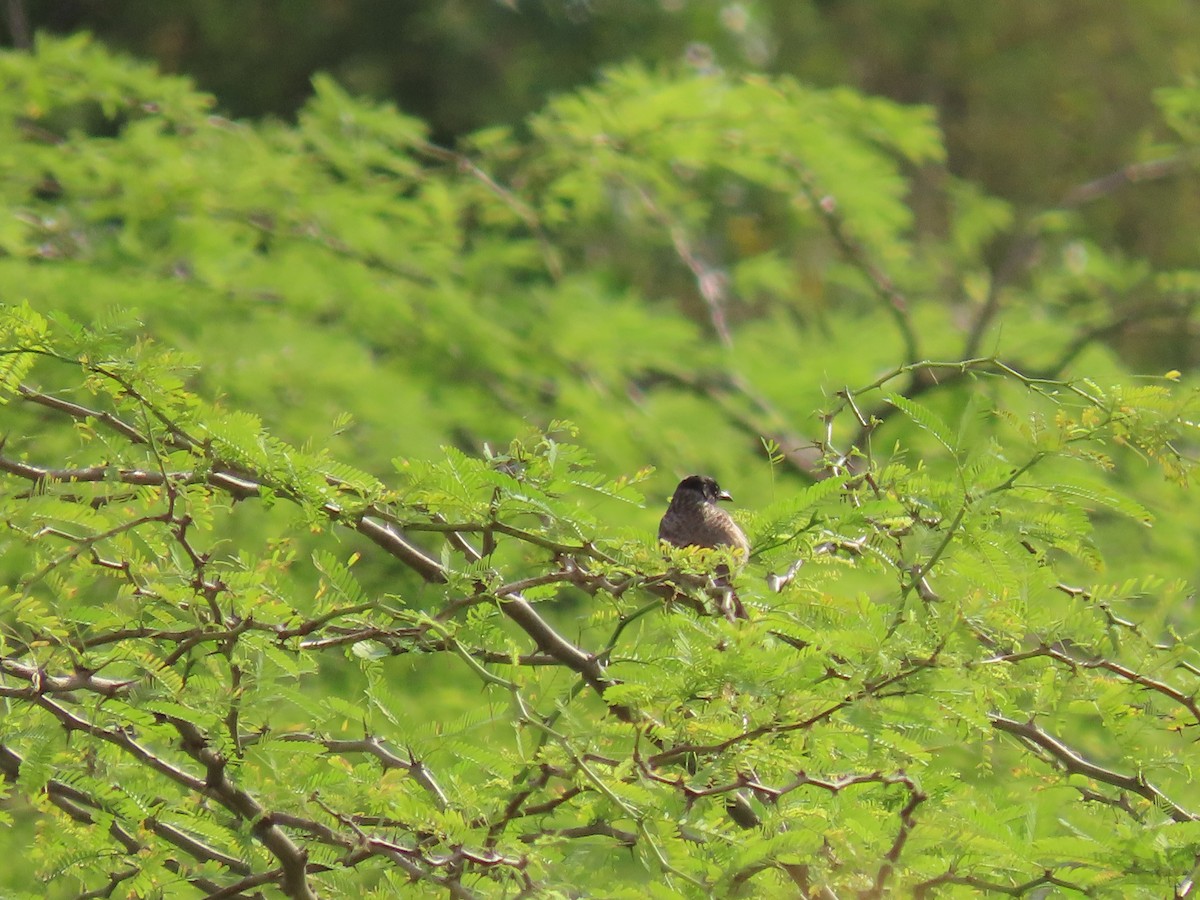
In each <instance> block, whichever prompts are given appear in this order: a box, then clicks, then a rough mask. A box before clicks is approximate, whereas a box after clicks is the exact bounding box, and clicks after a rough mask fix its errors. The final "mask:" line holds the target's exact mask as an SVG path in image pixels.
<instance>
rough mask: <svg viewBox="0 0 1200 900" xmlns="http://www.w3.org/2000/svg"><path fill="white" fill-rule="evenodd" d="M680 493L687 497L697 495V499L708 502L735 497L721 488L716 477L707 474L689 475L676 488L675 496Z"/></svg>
mask: <svg viewBox="0 0 1200 900" xmlns="http://www.w3.org/2000/svg"><path fill="white" fill-rule="evenodd" d="M680 494H683V495H684V496H685V497H691V496H695V497H696V499H698V500H703V501H705V502H708V503H716V502H717V501H718V500H732V499H733V498H732V497H730V496H729V493H728V492H727V491H723V490H721V486H720V485H719V484H717V482H716V480H715V479H712V478H709V477H708V476H707V475H689V476H688V477H687V478H685V479H683V481H681V482H679V487H677V488H675V496H676V497H679V495H680Z"/></svg>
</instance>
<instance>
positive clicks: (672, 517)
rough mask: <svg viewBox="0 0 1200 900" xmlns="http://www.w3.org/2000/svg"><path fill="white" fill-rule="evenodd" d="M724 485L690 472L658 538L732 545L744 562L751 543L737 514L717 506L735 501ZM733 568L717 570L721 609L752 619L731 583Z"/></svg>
mask: <svg viewBox="0 0 1200 900" xmlns="http://www.w3.org/2000/svg"><path fill="white" fill-rule="evenodd" d="M732 499H733V498H732V497H730V496H729V494H728V493H727V492H726V491H723V490H721V486H720V485H719V484H717V483H716V481H714V480H713V479H712V478H709V477H708V476H707V475H689V476H688V477H687V478H685V479H683V481H681V482H679V486H678V487H677V488H675V493H674V495H672V497H671V503H670V505H669V506H667V511H666V512H665V513H663V517H662V521H661V522H659V523H658V539H659V540H660V541H666V542H667V543H668V544H671V545H673V546H675V547H709V548H713V549H716V548H717V547H731V548H732V549H733V551H734V555H735V556H737V557H739V558H740V560H741V561H742V562H745V561H746V559H747V558H748V557H749V556H750V542H749V541H748V540H746V535H745V533H744V532H743V531H742V529H741V528H739V527H738V524H737V522H735V521H733V517H732V516H730V515H729V513H727V512H726V511H725V510H723V509H722V508H721V507H719V506H718V505H717V503H718V502H719V501H721V500H732ZM730 574H731V573H730V571H729V567H728V566H726V565H724V564H722V565H720V566H717V568H716V571H715V578H714V584H715V586H716V587H718V588H720V589H721V590H722V594H723V599H722V601H721V612H723V613H724V614H725V617H726V618H728V619H729V620H730V621H733V620H734V619H745V618H749V617H748V616H747V615H746V608H745V607H744V606H742V601H741V600H739V599H738V595H737V592H736V591H734V589H733V586H732V584H731V582H730Z"/></svg>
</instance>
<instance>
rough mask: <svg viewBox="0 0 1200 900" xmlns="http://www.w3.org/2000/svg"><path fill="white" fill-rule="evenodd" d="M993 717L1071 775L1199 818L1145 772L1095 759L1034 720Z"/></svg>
mask: <svg viewBox="0 0 1200 900" xmlns="http://www.w3.org/2000/svg"><path fill="white" fill-rule="evenodd" d="M990 719H991V723H992V727H993V728H995V729H996V730H997V731H1003V732H1005V733H1006V734H1011V735H1013V736H1015V737H1017V738H1020V740H1021V741H1022V742H1023V743H1024V744H1026V745H1027V746H1031V747H1035V748H1037V749H1039V750H1041V751H1043V752H1044V753H1045V754H1046V756H1047V757H1049V758H1050V759H1051V760H1052V761H1053V762H1055V763H1056V764H1057V765H1058V766H1059V767H1060V768H1061V769H1063V770H1064V771H1065V772H1067V774H1069V775H1082V776H1084V777H1085V778H1090V779H1092V780H1093V781H1099V782H1101V783H1103V784H1109V785H1112V786H1113V787H1115V788H1118V789H1119V790H1123V791H1128V792H1130V793H1131V794H1137V795H1138V796H1139V797H1142V798H1143V799H1145V800H1148V801H1149V802H1151V803H1153V804H1154V805H1155V806H1157V807H1159V808H1161V809H1165V810H1167V812H1168V814H1169V815H1170V817H1171V818H1172V819H1173V820H1174V821H1176V822H1193V821H1196V819H1197V817H1196V816H1195V815H1194V814H1193V813H1190V812H1188V811H1187V810H1185V809H1184V808H1183V807H1181V806H1179V804H1177V803H1175V801H1173V800H1171V799H1170V798H1169V797H1167V796H1166V795H1165V794H1164V793H1163V792H1162V791H1160V790H1159V789H1158V788H1156V787H1155V786H1154V785H1152V784H1151V783H1150V782H1149V781H1147V780H1146V779H1145V777H1144V776H1143V775H1142V774H1141V773H1138V774H1136V775H1125V774H1123V773H1121V772H1117V771H1115V770H1113V769H1107V768H1105V767H1104V766H1101V765H1099V764H1098V763H1094V762H1092V761H1091V760H1089V759H1087V758H1086V757H1084V756H1083V755H1082V754H1080V753H1079V752H1078V751H1077V750H1073V749H1072V748H1070V747H1068V746H1067V745H1066V744H1064V743H1062V741H1060V740H1058V739H1057V738H1055V737H1053V736H1051V735H1050V734H1049V733H1048V732H1046V731H1044V730H1043V729H1042V728H1040V727H1038V726H1037V725H1035V724H1034V723H1033V722H1018V721H1017V720H1016V719H1009V718H1006V717H1004V716H991V717H990Z"/></svg>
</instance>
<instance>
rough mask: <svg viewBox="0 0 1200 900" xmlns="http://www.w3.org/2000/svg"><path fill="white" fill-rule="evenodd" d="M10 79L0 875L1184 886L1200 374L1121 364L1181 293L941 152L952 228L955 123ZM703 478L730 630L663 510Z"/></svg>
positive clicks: (467, 892)
mask: <svg viewBox="0 0 1200 900" xmlns="http://www.w3.org/2000/svg"><path fill="white" fill-rule="evenodd" d="M0 79H2V81H3V86H4V88H5V90H3V91H0V129H3V133H4V134H6V135H8V137H9V138H10V141H9V142H8V144H7V146H9V147H10V148H13V147H15V148H17V149H15V150H14V149H9V150H8V151H5V153H6V155H5V156H4V157H3V168H2V169H0V191H3V195H4V199H5V202H6V205H7V207H8V208H11V209H13V210H15V211H16V215H15V216H14V218H13V222H16V223H17V224H16V225H15V226H14V225H13V224H12V223H11V222H10V223H7V224H5V225H4V226H3V228H2V230H0V250H2V255H0V292H2V295H3V299H4V305H3V307H0V400H3V401H4V406H3V407H2V411H0V415H3V419H2V420H0V423H2V426H3V430H2V432H0V447H2V449H0V471H2V472H3V480H2V481H0V505H2V507H3V512H2V515H0V523H2V527H0V549H2V552H3V556H2V558H0V573H2V575H3V577H2V579H0V699H2V700H3V702H4V704H5V707H4V715H3V717H2V718H0V774H2V775H3V778H4V782H5V788H6V790H7V791H8V792H9V793H8V795H7V799H6V801H5V803H6V806H5V811H4V812H5V820H4V823H5V824H6V827H7V826H8V823H11V828H10V830H9V831H7V832H6V836H7V837H6V839H7V840H8V841H9V843H8V846H10V847H13V848H19V851H20V858H21V859H23V860H28V865H27V866H26V867H25V868H23V869H22V870H21V871H20V872H16V873H14V874H12V875H9V876H5V877H7V878H9V884H8V885H7V887H11V889H12V890H13V891H24V892H26V893H30V892H33V891H35V890H39V889H40V888H41V887H45V888H46V890H47V891H49V892H50V893H51V894H53V895H56V896H58V895H62V896H67V895H72V894H76V893H85V892H89V891H91V892H99V893H109V894H113V895H116V894H122V895H131V896H141V895H169V896H190V895H192V894H194V893H195V891H196V890H199V891H203V892H205V893H208V894H212V893H221V892H223V893H224V895H227V896H235V895H239V894H241V895H249V894H252V893H254V892H257V891H260V890H264V889H269V890H271V891H274V892H277V893H281V894H284V895H288V896H294V897H308V896H315V895H321V896H341V895H348V896H360V895H364V894H366V895H371V894H372V893H373V894H374V895H378V896H392V895H395V894H397V893H401V892H404V893H405V894H406V895H407V894H408V893H413V894H414V895H428V896H440V895H450V896H458V897H469V896H518V895H524V896H530V895H537V896H567V895H571V894H573V893H576V892H578V891H579V890H580V889H581V888H588V889H591V890H592V891H594V892H602V893H603V894H604V895H605V896H613V897H620V896H634V895H635V894H636V895H644V894H645V893H646V892H650V893H652V894H656V895H661V896H738V895H742V896H794V895H795V894H796V892H797V891H799V892H800V893H803V894H809V893H813V894H815V893H817V892H821V891H827V892H829V893H832V894H834V895H844V894H848V893H851V892H857V893H861V894H862V895H864V896H881V895H883V894H889V893H891V894H896V895H898V896H907V895H910V894H918V895H926V896H929V895H956V894H964V895H965V894H967V893H970V892H978V891H983V890H994V891H1004V892H1007V893H1010V894H1018V895H1020V894H1032V893H1034V892H1037V891H1039V890H1041V889H1043V888H1055V887H1057V888H1058V889H1061V890H1064V891H1067V890H1073V891H1080V892H1086V893H1092V894H1095V895H1099V896H1130V895H1134V894H1138V893H1144V894H1147V895H1152V896H1161V895H1163V894H1165V893H1166V892H1168V891H1170V890H1173V889H1179V890H1180V891H1181V892H1182V886H1185V885H1186V884H1188V883H1190V881H1189V879H1190V878H1191V875H1192V872H1193V870H1194V869H1195V868H1196V866H1197V862H1196V861H1197V859H1198V858H1200V835H1198V833H1197V829H1196V822H1197V818H1198V817H1200V795H1198V793H1197V788H1196V784H1195V779H1194V777H1193V775H1192V772H1191V768H1190V765H1189V763H1188V751H1189V749H1190V747H1191V729H1192V728H1194V727H1197V726H1200V707H1198V706H1197V702H1196V700H1195V695H1196V693H1197V690H1198V689H1200V684H1197V680H1198V679H1200V659H1197V657H1196V652H1195V650H1194V649H1193V647H1192V644H1193V643H1194V637H1195V630H1196V629H1195V614H1194V611H1193V609H1192V608H1191V600H1190V594H1189V587H1188V582H1189V579H1190V578H1191V577H1192V576H1194V574H1195V572H1194V562H1193V560H1192V554H1193V552H1194V547H1193V541H1192V539H1191V531H1189V530H1188V527H1186V526H1187V523H1189V522H1190V520H1189V519H1188V518H1187V515H1188V513H1189V509H1188V504H1187V497H1186V494H1185V493H1184V492H1183V486H1184V484H1185V482H1186V479H1187V477H1188V474H1189V452H1190V450H1189V448H1191V447H1193V446H1194V444H1195V440H1196V435H1195V422H1196V421H1197V414H1198V412H1200V410H1198V409H1197V407H1198V406H1200V395H1198V394H1197V392H1196V391H1195V390H1194V389H1192V388H1190V387H1189V386H1188V385H1187V384H1184V383H1181V381H1182V376H1181V374H1180V373H1179V372H1177V371H1170V372H1163V373H1159V374H1158V375H1156V376H1155V377H1153V378H1142V379H1136V378H1133V377H1132V376H1130V375H1129V373H1128V372H1126V371H1124V370H1123V369H1122V367H1121V366H1120V364H1119V363H1118V362H1117V361H1115V360H1114V359H1113V357H1112V356H1111V355H1110V354H1109V353H1107V352H1106V350H1105V348H1104V347H1103V345H1101V344H1100V342H1099V338H1101V337H1103V336H1105V335H1107V334H1110V333H1111V332H1112V331H1113V329H1114V328H1115V327H1117V325H1118V324H1119V322H1120V316H1121V314H1120V313H1119V312H1118V313H1116V314H1115V315H1116V319H1114V318H1113V315H1114V314H1113V313H1112V311H1111V309H1110V308H1109V307H1108V306H1107V305H1106V302H1105V301H1106V292H1108V291H1131V290H1151V289H1152V288H1149V287H1147V285H1152V284H1155V283H1161V285H1162V286H1163V287H1162V292H1163V293H1162V298H1161V299H1162V302H1163V303H1164V304H1175V303H1176V302H1177V301H1179V302H1180V305H1172V306H1171V309H1172V314H1174V315H1181V316H1184V317H1185V318H1186V315H1188V314H1189V313H1188V310H1189V309H1190V306H1188V305H1187V303H1186V301H1187V296H1186V295H1187V292H1188V290H1189V285H1190V282H1189V281H1188V278H1187V275H1186V272H1181V271H1172V272H1171V273H1169V275H1170V277H1167V273H1156V272H1155V270H1154V269H1153V268H1152V267H1151V266H1150V265H1149V264H1148V263H1145V262H1141V261H1137V260H1130V259H1126V258H1124V257H1122V256H1121V255H1120V254H1117V253H1113V252H1112V251H1111V250H1109V249H1106V248H1105V247H1103V246H1101V245H1100V244H1098V243H1094V242H1092V243H1084V242H1081V239H1080V237H1079V235H1078V234H1077V232H1076V231H1075V230H1074V229H1075V225H1076V222H1075V221H1074V220H1073V218H1072V217H1071V216H1070V215H1066V214H1053V215H1051V214H1048V215H1046V216H1045V217H1042V218H1039V219H1038V220H1037V221H1036V222H1035V223H1034V224H1033V225H1026V224H1021V225H1019V226H1018V225H1015V224H1014V217H1013V216H1012V213H1011V211H1010V210H1009V209H1008V207H1007V206H1006V205H1005V204H1003V203H1001V202H999V201H996V200H994V199H992V198H989V197H988V196H986V194H985V193H984V192H983V191H981V190H980V189H978V188H977V187H976V186H973V185H969V184H964V183H962V182H960V181H955V180H952V179H946V185H947V187H946V191H947V196H946V201H947V202H946V208H947V210H949V212H948V215H949V216H950V217H951V221H950V222H949V223H948V227H947V229H946V237H945V239H944V240H939V241H930V240H919V239H917V237H916V235H915V233H914V230H913V226H914V216H913V213H912V211H911V209H910V207H909V204H908V203H907V198H908V196H909V189H910V186H911V182H910V180H909V176H908V173H910V172H911V171H913V167H916V166H920V167H923V168H924V169H926V170H930V169H936V168H937V167H938V166H940V165H941V163H942V160H943V157H944V153H943V151H942V148H941V146H942V145H941V142H940V138H939V136H938V133H937V131H936V129H935V128H934V126H933V124H932V120H931V116H930V113H929V112H928V110H925V109H921V108H915V109H914V108H905V107H901V106H898V105H895V104H892V103H889V102H886V101H881V100H875V99H870V98H866V97H863V96H861V95H859V94H856V93H854V92H850V91H847V90H833V91H822V90H818V89H815V88H811V87H807V86H804V85H801V84H799V83H797V82H795V81H792V80H790V79H787V78H779V79H765V78H759V77H747V78H739V77H733V76H729V75H725V74H721V73H696V72H684V73H676V72H669V71H658V72H652V71H649V70H647V69H646V68H645V67H638V66H627V67H623V68H618V69H614V70H612V71H610V72H609V73H608V74H607V75H606V77H605V78H604V79H602V80H601V81H600V82H599V83H597V84H596V85H595V86H594V87H592V88H589V89H587V90H584V91H580V92H578V93H576V94H572V95H565V96H563V97H560V98H558V99H556V100H555V101H553V102H551V103H550V104H549V105H548V106H547V107H546V109H545V110H543V111H542V112H541V113H539V114H538V115H536V116H534V117H533V118H532V119H531V120H530V122H529V124H528V128H527V129H524V130H520V131H519V130H517V129H513V130H511V131H510V130H504V129H499V130H492V131H489V132H487V133H485V134H481V135H476V136H475V137H474V138H473V140H472V141H469V142H468V144H469V145H470V146H471V147H472V155H470V156H466V155H462V154H459V153H456V152H451V151H448V150H446V149H444V148H442V147H440V146H438V145H436V144H434V143H431V142H430V141H429V139H428V137H427V136H426V133H425V129H424V126H422V125H421V123H419V122H417V121H416V120H414V119H412V118H409V117H406V116H403V115H401V114H399V113H397V112H396V111H395V110H394V109H392V108H390V107H389V106H387V105H382V104H375V103H370V102H366V101H362V100H359V99H356V98H355V97H353V96H352V95H351V94H350V93H348V92H346V91H344V90H343V89H341V88H339V87H338V86H337V85H336V84H334V83H333V82H332V81H331V80H329V79H325V78H322V79H318V81H317V83H316V96H315V97H314V99H313V100H312V101H311V103H310V104H309V105H308V106H306V107H305V109H304V110H303V112H302V113H301V115H300V116H299V118H298V121H297V123H296V125H295V126H285V125H282V124H278V123H272V124H265V125H246V124H237V123H231V122H228V121H225V120H222V119H218V118H212V117H209V115H208V113H207V109H208V108H209V105H210V103H209V101H208V99H207V98H205V97H204V96H203V95H199V94H195V93H193V92H192V91H191V90H190V89H189V88H187V86H186V85H183V84H182V83H181V82H178V81H176V80H169V79H160V78H159V77H157V76H155V75H153V74H152V73H150V72H149V71H147V70H146V69H145V68H144V67H142V66H139V65H136V64H133V63H129V62H127V61H124V60H121V59H118V58H114V57H111V56H109V55H107V54H105V53H102V52H100V51H99V50H97V49H96V48H95V47H94V46H92V45H90V44H87V43H86V42H82V41H80V40H73V41H71V42H54V41H43V42H42V45H41V46H40V47H39V50H38V52H37V53H36V54H34V55H31V56H22V55H17V54H10V55H7V56H4V57H3V58H0ZM1164 103H1166V104H1167V106H1168V107H1169V109H1171V110H1173V112H1172V115H1173V118H1174V119H1178V120H1180V121H1185V120H1186V105H1185V104H1184V102H1183V99H1181V97H1169V98H1167V100H1166V101H1164ZM1180 117H1183V118H1180ZM1180 133H1181V139H1183V140H1189V139H1190V138H1189V137H1188V135H1187V133H1186V129H1183V128H1180ZM1014 229H1015V230H1014ZM1000 235H1004V236H1006V237H1008V238H1010V239H1011V240H1012V241H1013V243H1014V245H1015V246H1017V247H1018V248H1022V249H1021V252H1019V253H1016V254H1015V255H1013V256H1011V257H1010V258H1009V260H1008V261H1007V262H1005V263H1003V264H1001V265H993V264H992V263H991V262H990V261H989V259H988V253H989V244H990V243H991V242H992V241H993V240H996V239H997V238H998V237H999V236H1000ZM1031 247H1032V248H1034V249H1037V250H1040V251H1041V252H1040V253H1034V252H1031V250H1030V248H1031ZM941 298H948V299H941ZM117 309H133V310H136V314H135V315H134V314H126V313H122V312H110V311H109V310H117ZM963 323H966V324H965V325H964V324H963ZM1005 323H1008V324H1007V326H1006V324H1005ZM1006 327H1007V328H1008V329H1009V331H1006V330H1005V328H1006ZM1014 332H1016V333H1014ZM1167 365H1170V363H1169V362H1168V363H1165V364H1164V368H1165V367H1166V366H1167ZM514 436H515V437H514ZM655 467H658V470H657V472H656V471H655ZM695 470H703V471H706V472H712V473H714V474H716V475H717V476H718V477H720V478H721V480H722V481H723V483H724V484H725V485H726V486H727V487H729V488H731V489H732V490H734V491H735V493H736V494H737V496H738V499H739V502H740V503H741V504H743V505H744V508H745V509H746V510H753V511H750V512H740V513H739V516H740V518H741V521H742V523H743V525H744V526H745V527H746V530H747V532H748V534H749V535H750V537H751V541H752V544H753V547H754V553H753V555H752V558H751V560H750V561H749V563H748V564H747V566H746V568H745V569H744V570H743V571H742V572H741V573H739V575H738V578H737V590H738V592H739V596H740V597H741V599H742V601H743V602H744V603H745V604H746V605H747V606H748V608H749V609H750V618H749V619H748V620H745V621H737V622H734V623H730V622H727V621H725V620H724V618H723V617H721V616H719V615H713V612H714V611H715V609H716V608H717V598H716V597H714V596H713V594H714V592H715V593H716V594H719V593H720V588H718V587H715V586H714V585H713V584H712V583H711V582H710V580H709V575H710V574H711V572H712V569H713V567H714V566H716V565H717V564H721V563H725V564H728V563H730V562H731V560H730V559H728V555H727V554H726V555H725V556H722V554H721V553H720V552H718V553H704V552H698V551H696V550H695V549H690V548H685V549H683V550H680V551H677V552H670V553H668V554H667V555H666V556H664V555H663V551H662V549H661V548H659V547H658V546H657V545H656V542H655V541H654V539H653V535H654V523H655V520H656V519H657V517H658V515H659V514H660V510H661V508H662V502H663V501H664V500H665V497H666V495H667V493H668V492H669V490H670V488H671V486H672V485H673V483H674V481H675V480H676V477H677V476H678V475H680V474H684V473H687V472H690V471H695ZM1151 525H1153V526H1154V527H1153V530H1151V528H1150V526H1151ZM39 879H40V881H39Z"/></svg>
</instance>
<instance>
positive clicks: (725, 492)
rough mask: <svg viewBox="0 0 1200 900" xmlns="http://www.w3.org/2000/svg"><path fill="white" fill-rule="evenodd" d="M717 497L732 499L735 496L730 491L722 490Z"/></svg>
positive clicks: (719, 498)
mask: <svg viewBox="0 0 1200 900" xmlns="http://www.w3.org/2000/svg"><path fill="white" fill-rule="evenodd" d="M717 499H718V500H732V499H733V497H732V496H731V495H730V493H729V491H721V493H719V494H717Z"/></svg>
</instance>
